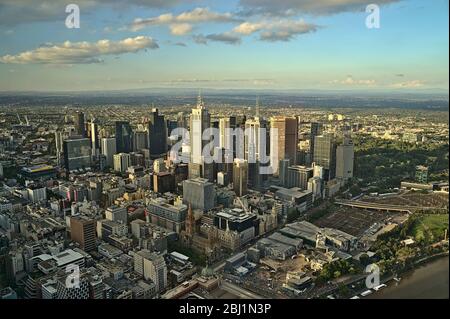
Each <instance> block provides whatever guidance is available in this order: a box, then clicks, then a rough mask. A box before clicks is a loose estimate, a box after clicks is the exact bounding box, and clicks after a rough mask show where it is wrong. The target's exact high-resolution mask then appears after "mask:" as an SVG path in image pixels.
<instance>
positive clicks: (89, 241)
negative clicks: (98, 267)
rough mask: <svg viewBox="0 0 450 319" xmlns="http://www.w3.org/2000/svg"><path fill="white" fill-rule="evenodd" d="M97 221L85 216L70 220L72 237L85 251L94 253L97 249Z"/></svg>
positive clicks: (74, 217)
mask: <svg viewBox="0 0 450 319" xmlns="http://www.w3.org/2000/svg"><path fill="white" fill-rule="evenodd" d="M95 226H96V223H95V220H93V219H89V218H88V217H85V216H73V217H71V218H70V237H71V239H72V240H73V241H75V242H77V243H78V244H80V247H81V249H83V250H84V251H92V250H95V249H96V248H97V246H96V244H95V232H96V229H95Z"/></svg>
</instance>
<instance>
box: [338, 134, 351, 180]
mask: <svg viewBox="0 0 450 319" xmlns="http://www.w3.org/2000/svg"><path fill="white" fill-rule="evenodd" d="M354 156H355V150H354V146H353V142H352V140H351V139H350V138H348V137H344V141H343V143H342V144H341V145H339V146H338V147H337V148H336V177H337V178H342V179H344V180H348V179H351V178H353V161H354Z"/></svg>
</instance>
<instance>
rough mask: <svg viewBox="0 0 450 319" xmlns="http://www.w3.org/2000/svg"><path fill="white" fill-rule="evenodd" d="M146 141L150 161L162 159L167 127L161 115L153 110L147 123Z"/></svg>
mask: <svg viewBox="0 0 450 319" xmlns="http://www.w3.org/2000/svg"><path fill="white" fill-rule="evenodd" d="M148 140H149V143H148V145H149V148H150V157H151V158H152V159H155V158H160V157H164V155H165V154H166V152H167V126H166V120H165V119H164V116H163V115H160V114H159V111H158V109H156V108H154V109H153V110H152V114H151V115H150V121H149V123H148Z"/></svg>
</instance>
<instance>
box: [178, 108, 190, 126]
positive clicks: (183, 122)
mask: <svg viewBox="0 0 450 319" xmlns="http://www.w3.org/2000/svg"><path fill="white" fill-rule="evenodd" d="M177 126H178V127H180V128H186V129H187V126H188V125H187V121H186V117H185V115H184V113H183V112H178V114H177Z"/></svg>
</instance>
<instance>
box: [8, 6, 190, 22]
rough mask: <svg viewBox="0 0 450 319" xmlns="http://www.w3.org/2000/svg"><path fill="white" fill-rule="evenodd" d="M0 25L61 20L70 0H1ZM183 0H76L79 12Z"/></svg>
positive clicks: (64, 16)
mask: <svg viewBox="0 0 450 319" xmlns="http://www.w3.org/2000/svg"><path fill="white" fill-rule="evenodd" d="M0 2H1V3H0V25H18V24H24V23H33V22H41V21H61V22H64V20H65V18H66V13H65V8H66V6H67V5H68V4H69V3H72V2H70V1H65V0H64V1H63V0H52V1H49V0H1V1H0ZM185 2H186V1H185V0H76V1H74V2H73V3H75V4H77V5H78V6H79V7H80V10H81V13H82V14H83V13H87V12H92V11H93V10H96V9H98V8H101V7H103V8H105V7H108V8H112V9H115V10H117V11H123V10H126V9H128V8H130V7H133V6H135V7H147V8H168V7H172V6H174V5H177V4H184V3H185Z"/></svg>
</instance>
